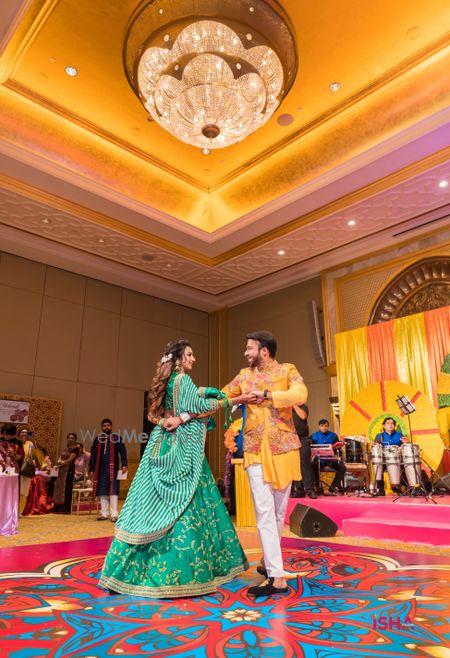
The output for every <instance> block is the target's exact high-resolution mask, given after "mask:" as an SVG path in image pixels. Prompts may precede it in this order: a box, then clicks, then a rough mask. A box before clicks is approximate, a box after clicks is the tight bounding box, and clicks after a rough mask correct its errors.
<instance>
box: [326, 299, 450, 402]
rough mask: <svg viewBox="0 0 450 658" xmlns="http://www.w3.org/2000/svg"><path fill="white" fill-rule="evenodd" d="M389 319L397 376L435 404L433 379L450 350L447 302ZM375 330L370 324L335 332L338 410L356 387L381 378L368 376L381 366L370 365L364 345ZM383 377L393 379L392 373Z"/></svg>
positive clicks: (434, 379)
mask: <svg viewBox="0 0 450 658" xmlns="http://www.w3.org/2000/svg"><path fill="white" fill-rule="evenodd" d="M390 323H393V325H394V331H393V332H392V335H393V341H394V346H393V349H394V354H395V360H396V366H397V372H398V378H399V380H400V381H402V382H404V383H405V384H410V385H411V386H413V387H414V388H416V389H418V390H420V391H422V393H424V394H425V395H426V396H427V397H428V398H430V400H433V402H434V403H435V404H437V398H436V384H435V382H436V381H437V379H438V374H439V370H440V368H441V366H442V363H443V361H444V359H445V356H446V355H447V353H448V352H450V306H445V307H443V308H439V309H436V310H435V311H426V312H425V313H417V314H415V315H410V316H408V317H406V318H399V319H398V320H391V321H390ZM390 323H386V324H390ZM375 331H376V329H375V328H374V327H372V326H369V327H362V328H361V329H355V330H353V331H345V332H342V333H339V334H336V368H337V378H338V387H339V403H340V407H341V412H344V411H345V409H346V407H347V405H348V403H349V402H350V400H351V399H353V398H354V397H355V396H356V395H357V393H358V391H360V390H362V389H363V388H365V387H366V386H368V385H369V384H374V383H376V381H380V378H379V376H378V377H377V379H373V377H372V376H371V373H377V374H378V375H379V372H380V368H379V364H377V366H376V367H373V364H372V367H371V362H370V358H371V357H370V353H369V350H368V347H367V342H368V341H367V335H368V332H372V333H375ZM372 353H373V351H372ZM430 368H431V369H432V370H430ZM436 369H437V370H436ZM435 371H436V372H435ZM382 379H392V375H391V376H389V375H388V376H384V377H383V378H382Z"/></svg>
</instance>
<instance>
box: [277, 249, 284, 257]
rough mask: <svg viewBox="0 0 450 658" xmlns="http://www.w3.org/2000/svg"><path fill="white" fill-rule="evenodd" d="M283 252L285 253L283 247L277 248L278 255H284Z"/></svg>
mask: <svg viewBox="0 0 450 658" xmlns="http://www.w3.org/2000/svg"><path fill="white" fill-rule="evenodd" d="M285 253H286V252H285V250H284V249H279V250H278V255H279V256H284V254H285Z"/></svg>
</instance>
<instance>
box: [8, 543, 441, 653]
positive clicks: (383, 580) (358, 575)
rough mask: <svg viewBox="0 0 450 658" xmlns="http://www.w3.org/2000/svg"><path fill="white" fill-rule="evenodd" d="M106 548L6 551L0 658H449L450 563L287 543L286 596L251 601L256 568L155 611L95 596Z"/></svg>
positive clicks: (130, 600) (148, 603) (145, 602)
mask: <svg viewBox="0 0 450 658" xmlns="http://www.w3.org/2000/svg"><path fill="white" fill-rule="evenodd" d="M110 541H111V540H110V538H102V539H95V540H86V541H76V542H67V543H60V544H44V545H36V546H23V547H17V548H11V549H9V548H4V549H1V550H0V558H1V570H2V574H1V575H0V655H1V656H8V658H25V657H30V658H31V657H32V658H39V657H41V656H42V657H44V656H45V657H47V656H52V657H57V658H63V657H64V658H66V657H67V656H84V657H85V658H87V657H94V656H97V657H99V658H100V657H103V656H155V657H158V658H162V657H164V656H177V658H196V657H205V658H206V657H209V656H227V657H229V658H244V657H245V658H250V657H251V658H260V657H261V658H285V657H292V658H303V657H305V658H347V657H348V658H350V657H354V656H362V657H364V658H369V657H372V656H373V657H378V656H379V657H381V656H383V657H384V658H394V657H396V656H433V657H434V658H448V657H449V656H450V648H449V635H450V633H449V631H450V625H449V621H448V619H449V614H448V613H449V601H450V593H449V578H448V576H449V560H448V558H444V557H441V556H438V555H427V554H426V553H423V554H418V553H398V552H392V551H388V550H382V549H367V548H362V547H355V546H343V545H335V544H331V543H328V544H327V543H326V542H325V541H324V542H323V543H322V542H317V541H316V542H310V541H308V540H301V539H284V540H283V548H284V558H285V567H286V570H287V571H290V572H297V573H298V577H297V578H293V579H291V580H289V585H290V586H291V590H290V593H289V594H288V595H286V596H279V597H278V598H273V599H257V600H256V601H255V600H254V599H251V598H249V597H247V595H246V589H247V587H248V586H249V584H251V583H255V582H257V579H258V578H259V577H258V576H257V575H256V574H255V571H254V569H251V570H250V571H248V572H247V573H246V574H244V575H243V577H242V578H239V579H236V580H234V581H232V582H231V583H229V584H228V585H227V586H224V587H222V588H221V589H220V591H219V592H218V593H217V594H215V595H210V596H205V597H199V598H193V599H178V600H174V601H169V600H166V601H163V600H160V601H154V600H149V599H140V598H134V597H130V596H111V595H108V594H106V593H105V592H103V591H102V590H100V589H99V588H98V587H97V580H98V575H99V571H100V568H101V565H102V562H103V556H104V554H105V551H106V550H107V548H108V546H109V543H110ZM256 557H257V553H256V550H255V549H252V550H251V551H250V559H252V558H254V560H253V564H255V563H256ZM259 579H261V578H259Z"/></svg>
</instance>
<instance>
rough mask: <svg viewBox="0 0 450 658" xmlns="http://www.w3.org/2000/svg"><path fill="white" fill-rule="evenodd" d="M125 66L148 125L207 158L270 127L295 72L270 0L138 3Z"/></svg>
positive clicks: (281, 20) (289, 43)
mask: <svg viewBox="0 0 450 658" xmlns="http://www.w3.org/2000/svg"><path fill="white" fill-rule="evenodd" d="M124 63H125V72H126V74H127V77H128V80H129V82H130V84H131V86H132V88H133V90H134V91H135V93H136V94H137V95H138V97H139V98H140V100H141V102H142V103H143V105H144V107H145V108H146V110H147V111H148V113H149V115H150V118H151V119H152V120H154V121H156V122H157V123H158V124H159V125H160V126H162V128H164V129H165V130H167V131H168V132H170V133H171V134H172V135H174V136H175V137H177V138H178V139H180V140H181V141H183V142H186V143H187V144H192V145H193V146H197V147H199V148H201V149H202V152H203V153H205V154H206V153H209V152H210V150H211V149H217V148H223V147H225V146H230V145H231V144H235V143H236V142H240V141H241V140H242V139H244V138H245V137H247V136H248V135H250V134H251V133H253V132H254V131H255V130H257V129H258V128H260V127H261V126H262V125H263V124H265V123H266V121H268V119H269V118H270V117H271V116H272V114H273V113H274V112H275V110H276V109H277V107H278V106H279V105H280V102H281V100H282V99H283V98H284V96H285V95H286V93H287V92H288V90H289V88H290V87H291V85H292V82H293V80H294V77H295V73H296V71H297V59H296V52H295V46H294V39H293V36H292V30H291V29H290V27H289V24H288V22H287V17H285V16H283V15H282V14H281V8H280V7H279V6H278V4H277V3H275V2H274V1H270V2H269V0H220V1H219V2H216V1H215V0H177V2H174V1H173V0H150V1H147V2H144V3H141V5H140V6H139V7H138V9H137V11H136V12H135V14H134V15H133V16H132V18H131V20H130V23H129V26H128V30H127V37H126V40H125V48H124Z"/></svg>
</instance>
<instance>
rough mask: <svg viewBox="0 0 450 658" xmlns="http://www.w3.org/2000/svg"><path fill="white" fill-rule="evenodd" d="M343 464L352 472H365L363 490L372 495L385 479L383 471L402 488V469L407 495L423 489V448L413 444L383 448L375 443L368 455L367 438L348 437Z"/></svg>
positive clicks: (393, 484) (392, 482) (362, 483)
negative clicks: (377, 483)
mask: <svg viewBox="0 0 450 658" xmlns="http://www.w3.org/2000/svg"><path fill="white" fill-rule="evenodd" d="M344 461H345V463H346V466H347V470H349V471H353V470H360V471H361V470H365V472H366V476H365V482H361V486H360V487H359V489H360V490H362V489H363V487H365V488H366V489H368V490H369V491H370V490H375V487H376V481H377V480H378V481H380V480H382V479H383V470H384V467H386V471H387V473H388V477H389V481H390V483H391V486H393V487H398V486H400V483H401V475H402V467H403V470H404V473H405V477H406V481H407V483H408V489H407V492H406V493H409V492H410V491H413V490H414V489H416V487H420V486H422V479H421V473H422V464H421V458H420V446H419V445H417V444H414V443H404V444H402V445H401V446H395V445H392V446H382V445H381V443H373V444H372V447H371V449H370V452H369V450H368V446H367V439H366V437H365V436H362V435H357V436H346V437H345V448H344ZM370 465H372V469H371V468H370ZM371 474H372V475H371Z"/></svg>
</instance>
